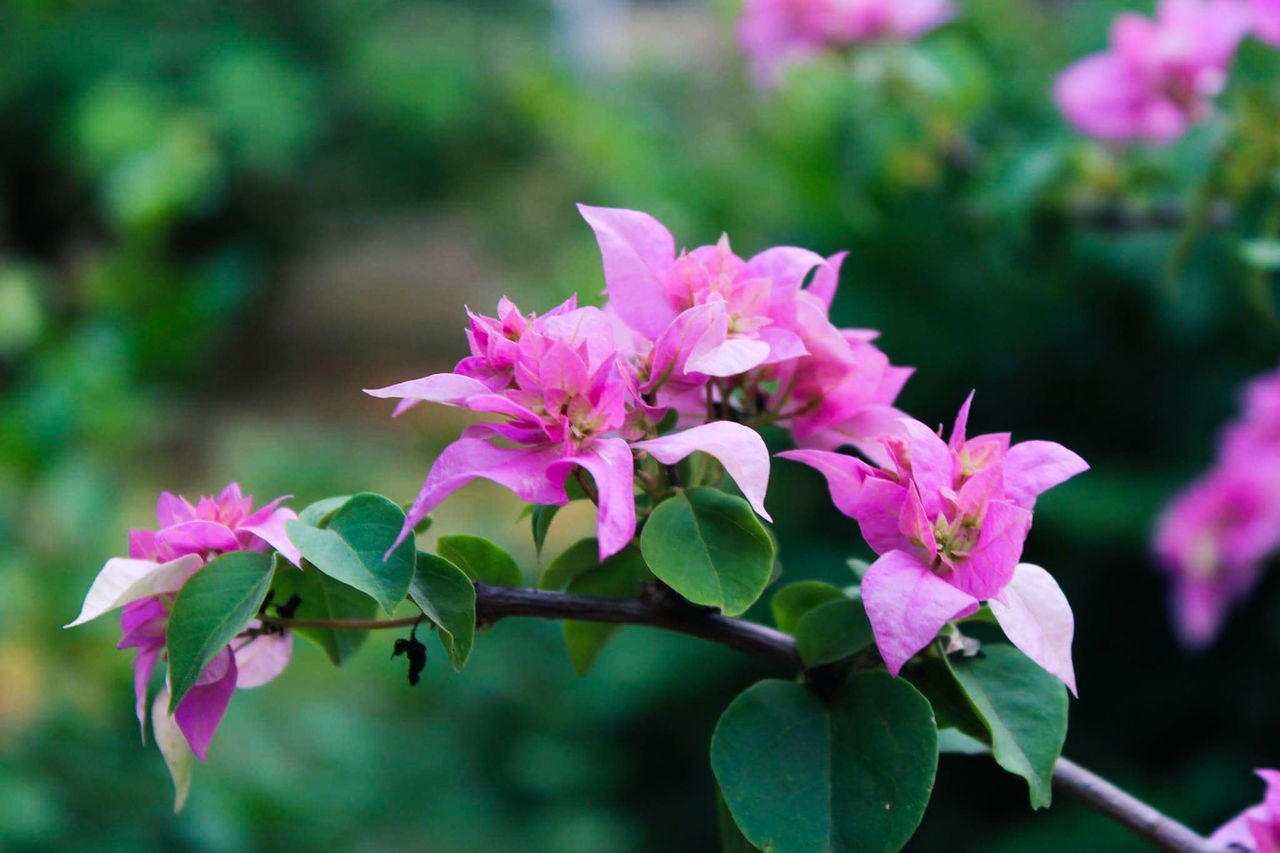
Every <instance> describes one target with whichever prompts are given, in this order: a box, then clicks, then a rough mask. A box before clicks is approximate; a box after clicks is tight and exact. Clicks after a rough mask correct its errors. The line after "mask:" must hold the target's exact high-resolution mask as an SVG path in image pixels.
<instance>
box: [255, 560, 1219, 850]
mask: <svg viewBox="0 0 1280 853" xmlns="http://www.w3.org/2000/svg"><path fill="white" fill-rule="evenodd" d="M475 586H476V622H477V623H478V624H483V625H489V624H492V623H494V622H497V621H498V620H500V619H505V618H507V617H508V616H529V617H533V618H536V619H576V620H579V621H584V622H607V623H611V624H617V625H645V626H648V627H650V628H661V629H664V630H667V631H675V632H676V633H680V634H688V635H690V636H693V637H700V638H702V639H704V640H710V641H711V642H713V643H719V644H721V645H723V646H728V647H729V648H731V649H735V650H736V651H739V652H742V653H743V654H748V655H752V656H753V657H757V658H762V659H764V660H769V661H773V662H775V663H779V664H782V665H783V666H785V667H787V668H788V669H795V670H800V669H804V662H803V661H802V660H801V659H800V655H799V653H798V652H797V651H796V643H795V640H793V639H792V638H791V637H790V636H788V635H787V634H784V633H782V632H781V631H777V630H775V629H773V628H769V627H767V626H765V625H758V624H756V623H754V622H747V621H745V620H743V619H734V618H732V617H729V616H725V615H723V614H721V613H716V612H714V611H712V610H706V609H702V608H699V607H696V606H694V605H692V604H688V603H685V602H682V601H679V600H672V599H669V598H667V599H664V598H655V597H649V598H604V597H601V596H593V595H575V594H572V593H565V592H550V591H547V590H539V589H524V588H520V587H506V586H491V585H489V584H484V583H478V582H477V583H476V585H475ZM260 618H261V621H262V622H263V623H264V624H267V625H278V626H280V627H282V628H353V629H365V630H376V629H380V628H405V627H408V626H410V625H413V624H414V623H416V622H418V621H419V620H420V619H421V618H422V617H421V616H407V617H404V618H400V619H283V618H280V617H275V616H262V617H260ZM1053 784H1054V787H1055V788H1057V789H1058V790H1059V791H1061V792H1062V793H1064V794H1066V795H1068V796H1069V797H1072V798H1073V799H1076V800H1079V801H1080V802H1082V803H1084V804H1085V805H1087V806H1089V807H1090V808H1092V809H1094V810H1095V811H1097V812H1099V813H1100V814H1102V815H1103V816H1104V817H1107V818H1109V819H1111V820H1113V821H1115V822H1116V823H1118V824H1120V825H1121V826H1123V827H1125V828H1126V829H1128V830H1130V831H1131V832H1133V833H1134V834H1136V835H1138V836H1139V837H1141V838H1143V839H1144V840H1146V841H1147V842H1148V843H1149V844H1151V846H1152V847H1154V848H1156V849H1158V850H1164V851H1167V853H1226V851H1224V850H1223V848H1221V847H1219V846H1217V845H1215V844H1212V843H1210V842H1209V840H1208V839H1207V838H1204V837H1203V836H1201V835H1198V834H1197V833H1195V832H1194V831H1192V830H1191V829H1189V828H1188V827H1186V826H1184V825H1183V824H1181V823H1178V822H1177V821H1176V820H1174V819H1173V818H1171V817H1168V816H1167V815H1164V814H1162V813H1161V812H1159V811H1157V810H1156V809H1155V808H1153V807H1152V806H1149V805H1147V804H1146V803H1144V802H1142V801H1141V800H1139V799H1137V798H1136V797H1133V796H1132V795H1130V794H1127V793H1125V792H1124V791H1122V790H1120V789H1119V788H1117V787H1116V786H1115V785H1113V784H1111V783H1110V782H1108V781H1107V780H1105V779H1103V778H1102V777H1100V776H1097V775H1096V774H1094V773H1092V772H1091V771H1089V770H1086V769H1085V768H1083V767H1081V766H1080V765H1079V764H1076V763H1075V762H1074V761H1071V760H1070V759H1067V758H1059V759H1058V763H1057V765H1056V766H1055V767H1054V769H1053Z"/></svg>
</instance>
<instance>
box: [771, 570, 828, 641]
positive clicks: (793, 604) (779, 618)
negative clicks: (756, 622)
mask: <svg viewBox="0 0 1280 853" xmlns="http://www.w3.org/2000/svg"><path fill="white" fill-rule="evenodd" d="M844 597H845V595H844V593H843V592H841V591H840V590H838V589H836V588H835V587H834V586H832V585H831V584H829V583H824V582H823V581H798V582H796V583H791V584H787V585H786V586H784V587H783V588H782V589H780V590H778V591H777V592H775V593H774V594H773V598H772V599H771V600H770V602H769V606H770V608H772V610H773V621H774V624H776V625H777V626H778V630H779V631H784V632H786V633H788V634H794V633H795V632H796V623H798V622H799V621H800V617H801V616H803V615H804V614H806V613H808V612H809V611H810V610H812V609H813V608H815V607H817V606H818V605H819V604H825V603H826V602H828V601H839V600H840V599H842V598H844Z"/></svg>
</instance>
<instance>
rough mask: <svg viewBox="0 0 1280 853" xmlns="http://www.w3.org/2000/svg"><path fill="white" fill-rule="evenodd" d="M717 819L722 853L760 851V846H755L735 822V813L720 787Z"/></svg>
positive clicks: (717, 791)
mask: <svg viewBox="0 0 1280 853" xmlns="http://www.w3.org/2000/svg"><path fill="white" fill-rule="evenodd" d="M716 820H717V822H718V823H719V824H720V850H721V853H758V851H759V849H760V848H758V847H754V846H753V845H752V844H751V842H750V841H748V840H747V838H746V836H745V835H743V834H742V830H741V829H738V825H737V824H736V823H734V822H733V815H732V814H730V813H729V807H728V806H727V805H725V802H724V794H723V793H721V791H720V789H719V788H716Z"/></svg>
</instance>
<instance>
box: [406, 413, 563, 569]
mask: <svg viewBox="0 0 1280 853" xmlns="http://www.w3.org/2000/svg"><path fill="white" fill-rule="evenodd" d="M559 455H560V454H559V448H557V447H554V446H540V447H496V446H494V445H492V444H490V443H489V442H487V441H484V440H482V439H479V438H460V439H458V440H457V441H455V442H454V443H453V444H450V445H449V446H448V447H446V448H445V449H444V451H443V452H442V453H441V454H440V455H439V456H438V457H437V458H436V461H435V464H433V465H432V466H431V471H430V472H429V473H428V474H427V479H426V482H424V483H423V484H422V488H421V490H419V492H418V496H417V497H416V498H414V501H413V506H412V507H410V508H409V512H408V514H407V515H406V516H405V522H404V528H403V529H402V530H401V531H400V536H399V538H397V539H396V541H395V543H394V544H393V545H392V546H391V548H390V549H389V550H388V551H387V553H388V554H389V553H391V551H394V550H395V548H396V546H398V545H399V544H400V543H401V541H403V540H404V537H406V536H408V535H409V533H410V531H412V530H413V528H414V527H416V526H417V524H418V522H419V521H422V519H424V518H426V516H427V513H429V512H431V510H433V509H435V508H436V507H437V506H438V505H439V504H440V502H441V501H443V500H444V499H445V498H447V497H448V496H449V495H451V494H453V493H454V492H456V491H457V490H458V489H461V488H462V487H463V486H465V485H467V484H468V483H470V482H471V481H472V480H476V479H481V478H483V479H486V480H492V481H493V482H495V483H498V484H499V485H502V486H506V487H507V488H508V489H510V490H511V491H513V492H515V493H516V495H517V496H519V498H520V499H521V500H523V501H525V502H526V503H531V504H557V505H559V504H565V503H567V502H568V500H569V498H568V496H567V495H566V494H565V491H564V478H563V477H561V478H560V483H559V484H557V483H554V482H552V481H551V480H550V479H548V477H547V468H548V466H549V465H551V463H553V462H555V461H556V460H557V459H558V458H559ZM566 473H567V472H566Z"/></svg>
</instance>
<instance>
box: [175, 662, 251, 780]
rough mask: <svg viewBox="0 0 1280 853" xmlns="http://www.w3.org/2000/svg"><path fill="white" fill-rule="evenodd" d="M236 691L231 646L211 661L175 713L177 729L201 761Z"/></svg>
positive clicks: (206, 754)
mask: <svg viewBox="0 0 1280 853" xmlns="http://www.w3.org/2000/svg"><path fill="white" fill-rule="evenodd" d="M235 689H236V659H235V655H233V654H232V653H231V647H230V646H228V647H227V648H225V649H223V650H222V651H220V652H218V654H217V656H216V657H214V659H213V660H211V661H210V662H209V665H208V666H206V667H205V668H204V672H202V673H200V678H199V679H198V680H197V681H196V686H195V687H192V688H191V689H190V690H189V691H187V695H186V696H183V697H182V701H181V702H179V703H178V707H177V708H175V709H174V711H173V718H174V720H175V721H176V722H177V723H178V728H179V729H181V730H182V734H183V735H184V736H185V737H186V739H187V744H188V745H189V746H190V747H191V751H192V752H194V753H195V754H196V758H199V759H200V760H201V761H204V760H205V758H206V757H207V756H208V754H209V741H211V740H213V734H214V732H216V731H217V730H218V724H219V723H221V722H222V717H223V715H224V714H226V712H227V705H229V704H230V703H231V694H232V693H234V692H235Z"/></svg>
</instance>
